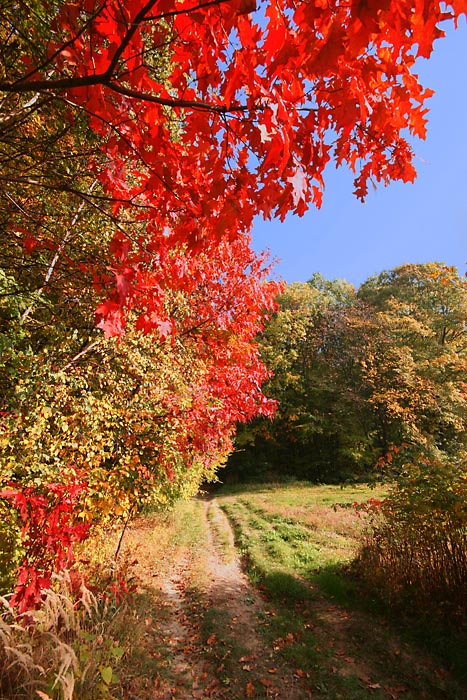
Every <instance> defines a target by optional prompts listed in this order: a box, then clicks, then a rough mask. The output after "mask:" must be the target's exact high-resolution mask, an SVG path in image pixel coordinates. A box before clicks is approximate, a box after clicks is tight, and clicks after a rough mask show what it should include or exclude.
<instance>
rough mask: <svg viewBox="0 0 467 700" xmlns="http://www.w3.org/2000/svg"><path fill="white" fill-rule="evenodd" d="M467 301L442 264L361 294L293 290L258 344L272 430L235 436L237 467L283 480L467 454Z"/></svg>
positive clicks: (319, 283)
mask: <svg viewBox="0 0 467 700" xmlns="http://www.w3.org/2000/svg"><path fill="white" fill-rule="evenodd" d="M466 292H467V287H466V282H465V280H464V279H463V278H461V277H460V276H459V275H458V273H457V271H456V270H455V269H454V268H449V267H446V266H444V265H442V264H440V263H428V264H424V265H404V266H402V267H399V268H396V269H395V270H391V271H386V272H383V273H381V275H379V276H378V277H375V278H370V279H369V280H368V281H366V282H365V283H364V284H363V285H362V286H361V288H360V289H359V290H358V292H356V291H355V290H353V288H352V287H351V285H347V284H346V283H343V282H341V281H337V282H328V281H326V280H323V279H322V277H321V276H316V275H315V276H314V277H313V278H312V279H311V280H310V282H309V283H307V284H295V285H290V286H289V287H287V288H286V289H285V291H284V293H283V294H282V295H281V296H280V297H279V299H278V302H279V307H280V308H279V310H278V312H277V313H276V314H275V316H274V318H273V319H272V320H271V321H270V322H269V323H268V325H267V328H266V329H265V331H264V332H263V334H262V336H261V340H260V344H261V348H262V353H263V358H264V359H265V361H266V364H267V365H268V366H269V367H270V368H271V369H272V371H273V374H274V376H273V377H272V378H271V379H270V380H269V381H268V382H267V384H266V386H265V390H266V392H269V395H270V396H271V397H272V398H274V399H275V400H277V401H278V403H279V407H278V410H277V413H276V416H275V419H274V421H273V422H272V423H270V422H269V421H262V420H261V419H259V420H257V421H256V422H254V423H253V424H251V425H248V426H245V427H244V428H241V429H239V431H238V436H237V441H236V445H237V449H238V453H237V454H236V455H235V456H234V457H233V458H231V459H230V460H229V467H230V469H232V470H234V471H235V470H237V469H241V466H242V462H243V461H246V462H248V461H250V462H251V463H252V464H254V461H255V459H256V460H257V461H258V460H259V461H260V462H261V461H263V462H264V464H265V466H267V468H268V469H269V471H273V472H275V473H276V474H277V473H278V472H280V471H281V469H286V470H287V471H288V472H289V473H294V474H295V475H298V476H302V477H306V478H310V479H328V480H330V479H336V478H342V477H343V476H350V475H353V476H354V477H355V476H358V475H361V474H368V473H370V472H371V471H372V470H373V468H374V467H375V465H376V464H377V463H378V461H380V460H381V459H384V458H385V456H386V455H387V454H388V453H390V450H391V449H392V447H398V446H400V445H401V444H405V446H406V449H407V448H408V447H409V446H410V447H411V448H412V449H414V450H415V451H416V452H417V453H419V454H420V453H422V454H424V455H425V456H426V457H430V456H435V457H436V458H440V456H441V455H444V458H446V459H456V458H457V456H458V455H459V454H460V453H462V450H463V449H465V444H466V443H465V433H466V421H467V403H466V393H465V367H466V365H465V363H466V346H465V343H466V333H465V328H466V325H465V324H466V318H467V316H466V301H467V294H466ZM245 458H246V459H245ZM393 466H394V465H393Z"/></svg>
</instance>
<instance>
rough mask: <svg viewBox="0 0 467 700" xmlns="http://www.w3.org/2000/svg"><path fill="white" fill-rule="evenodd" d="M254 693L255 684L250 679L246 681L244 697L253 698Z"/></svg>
mask: <svg viewBox="0 0 467 700" xmlns="http://www.w3.org/2000/svg"><path fill="white" fill-rule="evenodd" d="M255 695H256V692H255V686H254V685H253V683H252V682H251V681H248V683H247V684H246V686H245V697H246V698H254V697H255Z"/></svg>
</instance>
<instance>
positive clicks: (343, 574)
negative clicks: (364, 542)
mask: <svg viewBox="0 0 467 700" xmlns="http://www.w3.org/2000/svg"><path fill="white" fill-rule="evenodd" d="M384 494H385V489H384V488H383V487H382V486H379V487H378V488H376V489H375V488H369V487H365V486H363V485H358V486H355V485H352V486H344V487H339V486H327V485H321V486H314V485H311V484H305V483H289V484H276V485H273V484H268V485H262V484H261V485H248V487H246V488H245V487H241V486H236V487H233V488H232V487H230V488H225V489H222V490H221V491H220V492H218V493H217V494H216V500H217V502H218V503H219V505H220V506H221V507H222V508H223V509H224V510H225V512H226V513H227V515H228V517H229V519H230V521H231V523H232V525H233V528H234V531H235V536H236V542H237V546H238V548H239V550H240V552H241V554H242V555H243V558H244V562H245V567H246V570H247V572H248V575H249V577H250V580H251V581H252V583H253V584H254V585H256V586H257V587H259V588H260V589H262V590H263V591H264V593H265V594H266V596H267V598H268V600H269V601H270V604H271V606H272V611H273V614H272V616H271V617H270V618H269V619H268V621H267V623H265V624H264V625H263V626H262V631H263V634H264V636H265V643H266V644H274V639H275V638H287V635H289V639H290V640H291V641H289V642H288V643H287V644H285V645H284V647H283V649H281V654H282V655H283V657H284V658H285V659H286V660H287V661H288V662H290V663H292V664H294V665H295V666H297V667H298V668H300V669H302V670H303V672H305V673H306V674H307V676H308V677H309V678H310V679H313V680H312V685H313V687H314V688H315V689H316V690H317V691H318V692H319V694H320V697H323V698H341V697H342V698H345V699H346V700H360V699H363V698H367V697H369V693H370V695H371V697H372V698H375V700H379V699H380V698H381V699H382V698H387V697H388V695H387V693H386V691H385V689H384V687H383V685H384V683H383V681H381V683H379V682H372V681H374V678H371V677H369V678H366V680H363V681H362V672H361V670H360V671H358V668H359V665H360V664H361V665H362V666H363V667H364V668H367V667H369V668H370V669H371V670H372V672H373V673H374V675H375V677H376V678H377V677H378V674H381V677H382V678H385V679H386V680H385V683H386V688H389V691H388V692H393V691H392V690H391V687H392V686H391V685H390V683H391V679H393V678H397V677H399V676H400V678H401V681H400V683H399V684H397V683H396V682H395V681H394V683H395V685H394V684H393V685H394V687H395V688H396V691H397V687H399V686H400V687H404V688H405V690H404V691H403V693H404V694H403V695H402V696H401V697H402V698H403V699H404V700H419V698H420V697H426V698H449V700H454V699H455V698H456V699H458V700H461V698H464V697H465V688H462V687H461V686H460V685H459V684H458V683H459V682H461V683H463V682H465V681H467V678H465V670H463V664H462V660H464V664H465V657H466V653H467V644H466V639H465V635H464V636H463V635H462V634H461V633H457V632H455V631H454V630H448V629H446V628H443V629H438V630H437V632H436V633H435V632H434V631H433V630H432V631H431V632H430V629H429V626H426V625H424V623H423V622H419V621H417V622H416V623H415V622H414V621H413V620H410V615H409V611H408V615H407V618H406V619H405V618H404V615H401V614H398V615H397V617H396V619H397V624H394V618H392V614H391V611H390V610H388V609H387V608H385V607H383V606H382V605H381V603H380V602H379V601H378V598H377V595H376V594H375V593H374V592H371V593H370V594H369V593H368V591H364V590H363V589H362V588H361V584H360V582H359V580H358V579H357V578H355V576H354V575H353V574H352V573H351V572H352V569H351V563H352V561H353V559H354V557H355V555H356V552H357V549H358V544H359V538H360V534H361V532H362V529H363V528H364V526H365V520H364V517H363V518H362V517H359V516H358V514H357V512H356V510H355V509H354V508H353V507H352V506H353V504H354V503H362V502H364V501H366V500H368V499H369V498H383V497H384ZM326 606H331V608H332V607H336V606H337V607H338V610H339V612H338V613H336V615H337V616H338V615H346V614H349V615H350V616H351V615H353V614H356V615H357V616H360V617H358V620H359V621H360V622H359V624H360V627H361V626H362V625H363V628H362V629H358V625H357V629H356V630H354V632H353V637H352V639H350V638H349V640H348V644H350V648H351V647H352V645H353V646H354V647H355V648H354V649H353V651H352V649H351V650H350V651H349V650H347V654H348V655H349V656H353V655H355V656H356V659H350V661H349V663H348V664H347V666H346V664H345V663H344V664H343V667H342V668H341V666H342V664H341V665H339V663H338V662H339V661H341V657H337V662H336V656H335V650H334V649H333V647H332V644H331V643H330V642H329V639H328V638H327V635H328V633H329V634H330V635H331V636H333V635H334V636H335V637H336V638H337V639H339V634H341V633H340V632H339V631H338V630H337V631H336V629H334V630H332V629H331V631H330V632H329V630H327V628H326V621H324V622H323V620H319V619H318V618H317V612H316V611H317V609H321V610H326ZM362 620H364V622H362ZM365 625H367V629H365V628H364V626H365ZM373 628H376V629H377V630H378V641H377V643H375V644H376V647H377V649H376V647H375V649H372V648H371V647H368V645H367V640H366V635H367V634H368V636H371V635H372V630H373ZM396 634H397V635H399V634H400V635H401V639H402V640H405V643H406V644H407V645H408V647H407V648H408V649H409V650H410V651H408V652H406V655H405V657H408V658H409V660H408V661H407V659H406V658H405V657H404V655H397V654H399V650H397V649H396V651H395V654H396V655H395V656H393V657H392V656H390V655H388V654H387V653H386V650H387V648H389V647H390V646H391V644H392V641H391V640H392V639H393V638H395V635H396ZM290 635H292V636H291V637H290ZM360 637H361V642H360V643H359V645H358V644H356V643H355V644H354V641H355V639H357V638H360ZM397 638H399V637H397ZM336 643H342V644H343V645H344V646H345V643H346V642H345V640H340V642H336ZM401 643H402V642H401ZM356 650H357V651H356ZM426 651H429V652H431V653H433V654H434V658H435V662H434V663H435V664H439V666H441V664H442V663H444V664H445V665H446V667H447V668H448V669H450V671H452V672H453V675H452V677H451V674H450V672H449V673H448V676H449V678H448V677H446V675H444V673H439V674H438V675H437V673H438V672H437V671H436V670H433V669H432V672H427V671H420V672H419V673H418V672H415V671H414V670H413V668H415V667H416V663H415V661H416V660H417V658H418V656H419V655H421V654H423V653H425V652H426ZM411 655H412V656H413V659H414V664H411V661H410V656H411ZM403 658H405V661H403ZM436 659H437V660H436ZM412 666H413V667H412ZM380 667H381V668H380ZM464 668H465V667H464ZM336 669H337V670H336ZM353 669H354V670H353ZM404 677H406V678H408V680H407V682H406V684H405V685H404V681H403V679H404ZM456 678H457V680H456ZM310 682H311V681H310ZM396 691H394V692H396ZM397 692H400V693H402V691H401V690H399V691H397ZM397 692H396V695H397Z"/></svg>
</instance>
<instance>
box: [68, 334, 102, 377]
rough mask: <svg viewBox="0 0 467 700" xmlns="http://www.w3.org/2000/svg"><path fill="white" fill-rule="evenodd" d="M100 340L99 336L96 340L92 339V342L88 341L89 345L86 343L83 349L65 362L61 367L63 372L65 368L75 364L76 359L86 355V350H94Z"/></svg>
mask: <svg viewBox="0 0 467 700" xmlns="http://www.w3.org/2000/svg"><path fill="white" fill-rule="evenodd" d="M100 341H101V338H98V339H97V340H94V341H93V342H92V343H89V345H86V347H85V348H84V350H81V352H79V353H78V354H77V355H75V356H74V357H73V358H72V359H71V360H70V361H69V362H67V364H66V365H65V367H63V369H62V372H65V371H66V370H67V369H70V367H73V365H75V364H76V363H77V362H78V360H80V359H81V358H82V357H83V356H84V355H87V354H88V352H91V350H94V348H95V347H96V345H99V343H100Z"/></svg>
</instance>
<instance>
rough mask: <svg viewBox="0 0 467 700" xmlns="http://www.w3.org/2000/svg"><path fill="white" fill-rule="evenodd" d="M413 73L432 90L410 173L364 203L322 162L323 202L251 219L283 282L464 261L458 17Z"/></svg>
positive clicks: (466, 145)
mask: <svg viewBox="0 0 467 700" xmlns="http://www.w3.org/2000/svg"><path fill="white" fill-rule="evenodd" d="M417 72H418V74H419V76H420V79H421V82H422V84H423V85H424V86H427V87H431V88H433V89H434V90H435V95H434V96H433V97H432V98H431V99H430V100H429V101H428V106H429V108H430V113H429V115H428V119H429V121H428V134H427V138H426V141H416V142H415V143H414V148H415V152H416V154H417V158H416V161H415V165H416V168H417V171H418V177H417V179H416V181H415V183H414V184H410V183H409V184H402V183H398V182H396V183H392V184H391V185H389V186H388V187H379V188H378V189H377V190H376V191H371V192H370V193H369V195H368V198H367V201H366V202H365V204H361V203H360V202H359V201H358V200H357V199H356V198H355V197H354V196H353V195H352V190H353V184H352V175H351V174H350V173H349V172H348V171H346V170H344V169H342V168H341V169H339V170H336V169H335V168H334V166H332V165H331V167H329V168H328V170H327V177H326V178H325V180H326V190H325V194H324V201H323V206H322V208H321V209H320V210H319V211H317V210H315V209H313V210H310V211H309V212H307V213H306V214H305V215H304V216H303V217H302V218H299V217H297V216H289V217H287V218H286V220H285V221H284V223H281V222H279V221H262V220H257V222H256V223H255V226H254V229H253V246H254V248H255V249H256V250H258V251H259V250H264V249H266V248H269V250H270V253H271V256H272V257H274V258H280V262H279V263H278V265H277V266H276V273H277V275H279V276H280V277H282V278H283V279H285V280H286V282H296V281H306V280H307V279H309V278H310V277H311V275H312V274H313V272H321V273H322V274H323V275H324V276H325V277H326V278H328V279H335V278H344V279H346V280H347V281H349V282H352V283H353V284H354V285H355V286H357V287H358V286H359V285H360V284H361V283H362V282H364V281H365V280H366V279H367V278H368V277H370V276H371V275H374V274H378V273H379V272H382V270H385V269H391V268H394V267H396V266H397V265H401V264H402V263H405V262H412V263H415V262H429V261H435V260H437V261H440V262H445V263H447V264H448V265H455V266H456V267H457V268H458V269H459V272H460V273H461V274H464V273H465V272H466V265H467V131H466V124H467V24H466V21H465V17H464V16H463V17H462V19H461V21H460V26H459V28H458V29H457V30H456V31H454V30H453V29H451V28H448V31H447V36H446V38H444V39H440V40H438V41H437V42H435V50H434V52H433V54H432V56H431V58H430V59H429V60H420V61H419V63H418V65H417Z"/></svg>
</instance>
